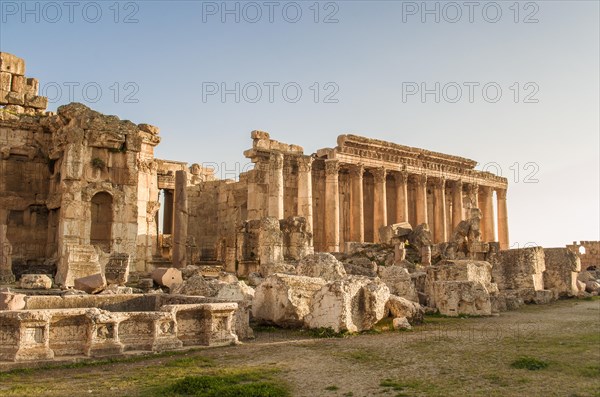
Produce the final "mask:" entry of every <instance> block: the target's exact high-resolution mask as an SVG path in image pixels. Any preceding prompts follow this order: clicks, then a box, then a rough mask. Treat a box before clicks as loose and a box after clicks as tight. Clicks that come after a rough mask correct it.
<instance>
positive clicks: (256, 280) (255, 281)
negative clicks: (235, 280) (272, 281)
mask: <svg viewBox="0 0 600 397" xmlns="http://www.w3.org/2000/svg"><path fill="white" fill-rule="evenodd" d="M264 280H265V279H264V278H263V277H261V275H260V273H250V274H248V279H247V280H246V281H247V282H248V285H250V286H252V287H257V286H259V285H260V283H262V282H263V281H264Z"/></svg>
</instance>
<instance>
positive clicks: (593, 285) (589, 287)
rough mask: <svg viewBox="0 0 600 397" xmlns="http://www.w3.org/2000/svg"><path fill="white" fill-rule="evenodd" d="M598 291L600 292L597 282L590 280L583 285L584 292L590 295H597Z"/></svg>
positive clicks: (599, 284) (599, 285)
mask: <svg viewBox="0 0 600 397" xmlns="http://www.w3.org/2000/svg"><path fill="white" fill-rule="evenodd" d="M599 291H600V283H598V282H597V281H594V280H590V281H588V282H586V283H585V292H589V293H590V294H593V295H598V292H599Z"/></svg>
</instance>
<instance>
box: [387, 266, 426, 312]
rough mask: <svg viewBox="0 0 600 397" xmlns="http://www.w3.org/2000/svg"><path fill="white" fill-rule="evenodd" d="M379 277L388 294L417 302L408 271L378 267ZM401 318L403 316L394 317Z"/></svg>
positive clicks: (417, 297) (399, 268)
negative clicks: (388, 290) (388, 291)
mask: <svg viewBox="0 0 600 397" xmlns="http://www.w3.org/2000/svg"><path fill="white" fill-rule="evenodd" d="M378 273H379V277H380V278H381V281H383V282H384V283H385V285H387V286H388V288H389V289H390V293H391V294H393V295H398V296H401V297H403V298H406V299H408V300H410V301H413V302H418V301H419V296H418V295H417V290H416V288H415V285H414V283H413V281H412V278H411V277H410V273H409V272H408V270H407V269H406V268H404V267H401V266H395V265H394V266H379V270H378ZM396 317H403V316H396Z"/></svg>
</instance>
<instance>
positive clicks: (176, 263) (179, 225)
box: [173, 171, 188, 268]
mask: <svg viewBox="0 0 600 397" xmlns="http://www.w3.org/2000/svg"><path fill="white" fill-rule="evenodd" d="M187 231H188V202H187V172H185V171H176V172H175V222H174V228H173V267H176V268H182V267H185V266H187V259H186V255H185V254H186V247H185V243H186V240H187Z"/></svg>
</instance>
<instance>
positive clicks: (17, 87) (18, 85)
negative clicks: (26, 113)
mask: <svg viewBox="0 0 600 397" xmlns="http://www.w3.org/2000/svg"><path fill="white" fill-rule="evenodd" d="M11 91H13V92H19V93H23V92H24V91H25V76H19V75H13V76H12V83H11Z"/></svg>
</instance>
